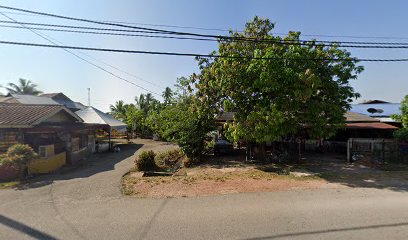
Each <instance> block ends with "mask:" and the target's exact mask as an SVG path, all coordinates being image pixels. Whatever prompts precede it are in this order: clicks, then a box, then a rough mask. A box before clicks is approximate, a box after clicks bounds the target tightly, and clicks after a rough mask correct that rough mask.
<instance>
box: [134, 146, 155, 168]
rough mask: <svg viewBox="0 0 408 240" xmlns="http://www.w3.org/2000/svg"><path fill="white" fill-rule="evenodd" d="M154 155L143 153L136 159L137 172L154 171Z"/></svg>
mask: <svg viewBox="0 0 408 240" xmlns="http://www.w3.org/2000/svg"><path fill="white" fill-rule="evenodd" d="M155 156H156V154H155V153H154V152H153V151H152V150H150V151H143V152H141V153H140V154H139V156H138V157H137V159H136V167H137V169H138V170H139V171H154V170H155V169H157V165H156V163H155V161H154V157H155Z"/></svg>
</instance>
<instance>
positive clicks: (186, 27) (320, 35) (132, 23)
mask: <svg viewBox="0 0 408 240" xmlns="http://www.w3.org/2000/svg"><path fill="white" fill-rule="evenodd" d="M4 13H8V14H15V15H23V16H30V17H33V16H34V17H47V16H41V15H35V14H27V13H19V12H4ZM102 22H108V23H121V24H130V25H141V26H153V27H166V28H180V29H195V30H204V31H219V32H230V30H228V29H222V28H204V27H194V26H180V25H167V24H152V23H139V22H123V21H102ZM234 31H235V32H240V33H242V32H244V31H243V30H234ZM273 34H274V35H277V36H287V33H282V32H274V33H273ZM302 36H305V37H323V38H354V39H399V40H404V39H405V40H407V39H408V37H395V36H356V35H329V34H303V33H302Z"/></svg>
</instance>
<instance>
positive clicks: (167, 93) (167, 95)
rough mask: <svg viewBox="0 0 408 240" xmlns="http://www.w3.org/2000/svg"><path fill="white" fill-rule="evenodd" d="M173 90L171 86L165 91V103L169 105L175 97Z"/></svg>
mask: <svg viewBox="0 0 408 240" xmlns="http://www.w3.org/2000/svg"><path fill="white" fill-rule="evenodd" d="M173 95H174V93H173V90H171V88H169V87H166V89H165V90H164V91H163V95H162V97H163V103H164V105H169V104H171V103H172V102H173V100H174V98H173Z"/></svg>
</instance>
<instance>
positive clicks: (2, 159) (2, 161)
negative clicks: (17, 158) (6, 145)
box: [0, 154, 9, 167]
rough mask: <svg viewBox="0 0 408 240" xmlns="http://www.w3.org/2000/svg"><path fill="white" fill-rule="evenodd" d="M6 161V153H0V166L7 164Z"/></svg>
mask: <svg viewBox="0 0 408 240" xmlns="http://www.w3.org/2000/svg"><path fill="white" fill-rule="evenodd" d="M8 163H9V161H8V158H7V155H6V154H0V167H1V166H3V165H5V164H8Z"/></svg>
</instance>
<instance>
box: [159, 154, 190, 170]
mask: <svg viewBox="0 0 408 240" xmlns="http://www.w3.org/2000/svg"><path fill="white" fill-rule="evenodd" d="M184 158H186V155H185V154H184V153H183V152H182V151H181V150H180V149H173V150H169V151H166V152H160V153H158V154H157V155H156V157H155V162H156V164H157V165H159V166H160V167H163V168H167V169H175V168H179V167H181V166H182V163H183V160H184Z"/></svg>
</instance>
